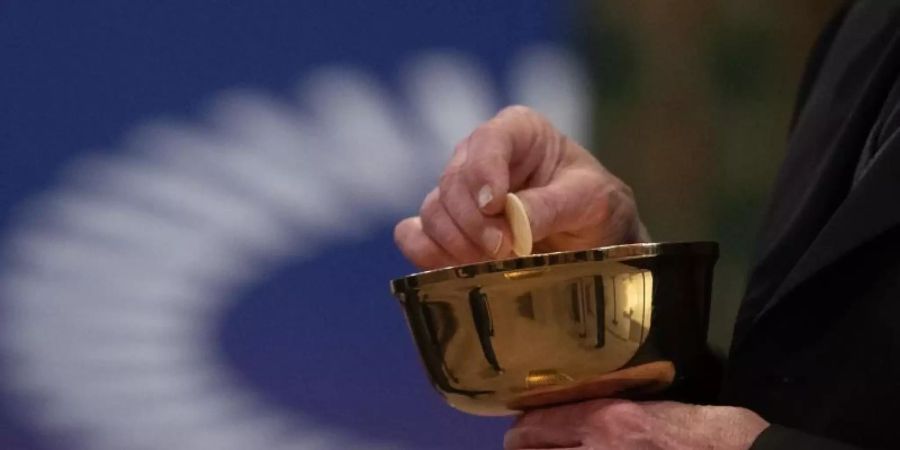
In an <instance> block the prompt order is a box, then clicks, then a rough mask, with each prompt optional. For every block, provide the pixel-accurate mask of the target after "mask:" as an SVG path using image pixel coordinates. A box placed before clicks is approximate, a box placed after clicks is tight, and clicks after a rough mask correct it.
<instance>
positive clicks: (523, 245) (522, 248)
mask: <svg viewBox="0 0 900 450" xmlns="http://www.w3.org/2000/svg"><path fill="white" fill-rule="evenodd" d="M505 212H506V221H507V222H509V228H510V230H512V241H513V246H512V247H513V253H515V254H516V256H528V255H530V254H531V246H532V234H531V222H529V221H528V213H527V212H526V211H525V205H524V204H523V203H522V200H519V197H517V196H516V194H513V193H511V192H510V193H508V194H506V211H505Z"/></svg>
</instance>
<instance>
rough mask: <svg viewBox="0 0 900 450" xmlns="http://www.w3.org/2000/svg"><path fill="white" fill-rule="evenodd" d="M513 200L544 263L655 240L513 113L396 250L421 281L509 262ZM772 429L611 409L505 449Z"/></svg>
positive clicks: (443, 187)
mask: <svg viewBox="0 0 900 450" xmlns="http://www.w3.org/2000/svg"><path fill="white" fill-rule="evenodd" d="M507 192H515V193H516V194H517V195H518V196H519V198H520V199H521V200H522V203H523V204H524V205H525V209H526V211H527V212H528V216H529V220H530V222H531V228H532V233H533V235H534V241H535V245H534V248H535V251H537V252H551V251H565V250H577V249H585V248H591V247H598V246H603V245H613V244H626V243H633V242H645V241H648V240H649V236H648V234H647V231H646V229H645V227H644V225H643V224H642V223H641V220H640V218H639V216H638V212H637V206H636V205H635V201H634V195H633V194H632V191H631V189H630V188H629V187H628V186H627V185H625V183H623V182H622V181H621V180H619V179H618V178H616V177H615V176H614V175H613V174H611V173H610V172H609V171H608V170H606V168H604V167H603V165H602V164H600V162H599V161H597V159H596V158H594V157H593V156H592V155H591V154H590V153H589V152H588V151H587V150H585V149H584V148H583V147H581V146H580V145H579V144H578V143H576V142H574V141H572V140H571V139H569V138H567V137H566V136H564V135H563V134H562V133H560V132H559V131H557V130H556V129H555V128H554V127H553V125H552V124H550V122H548V121H547V120H546V119H545V118H543V117H542V116H541V115H539V114H537V113H536V112H534V111H532V110H530V109H528V108H525V107H521V106H513V107H509V108H506V109H504V110H503V111H501V112H500V113H499V114H497V115H496V116H495V117H494V118H492V119H491V120H489V121H487V122H485V123H484V124H482V125H481V126H479V127H478V128H477V129H476V130H475V131H473V132H472V134H470V135H469V136H468V137H467V138H466V139H464V140H463V141H462V142H460V143H459V145H457V146H456V149H455V151H454V153H453V157H452V158H451V159H450V162H449V164H448V165H447V167H446V169H445V170H444V173H443V175H442V176H441V179H440V183H439V184H438V186H436V187H435V188H434V189H433V190H432V191H431V192H430V193H429V194H428V195H427V196H426V197H425V200H424V201H423V203H422V207H421V209H420V212H419V215H418V216H416V217H410V218H407V219H404V220H402V221H401V222H400V223H398V224H397V226H396V228H395V230H394V239H395V240H396V242H397V246H398V247H399V248H400V250H401V251H402V252H403V254H404V255H405V256H406V257H407V258H408V259H409V260H410V261H412V262H413V264H415V265H416V266H418V267H419V268H421V269H433V268H438V267H445V266H449V265H457V264H464V263H471V262H477V261H483V260H489V259H499V258H504V257H508V256H511V249H512V240H511V237H510V230H509V226H508V225H507V224H506V221H505V219H504V217H503V211H504V204H505V201H506V199H505V196H506V193H507ZM767 426H768V424H767V423H766V421H765V420H763V419H762V418H760V417H759V416H758V415H756V414H755V413H754V412H752V411H749V410H746V409H742V408H733V407H724V406H699V405H688V404H683V403H674V402H643V403H635V402H630V401H625V400H613V399H603V400H595V401H590V402H584V403H578V404H572V405H563V406H557V407H553V408H547V409H540V410H534V411H531V412H528V413H526V414H524V415H523V416H522V417H520V418H519V420H518V421H517V422H516V424H515V425H514V426H513V428H512V429H510V430H509V432H508V433H507V434H506V437H505V439H504V448H506V449H508V450H513V449H516V450H519V449H559V448H567V449H581V450H589V449H590V450H600V449H603V450H606V449H704V448H706V449H729V450H731V449H734V450H737V449H746V448H749V447H750V445H751V444H752V442H753V440H754V439H755V438H756V436H758V435H759V433H761V432H762V431H763V430H764V429H765V428H766V427H767Z"/></svg>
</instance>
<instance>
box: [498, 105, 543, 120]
mask: <svg viewBox="0 0 900 450" xmlns="http://www.w3.org/2000/svg"><path fill="white" fill-rule="evenodd" d="M497 115H498V116H501V115H503V116H519V117H526V118H534V117H535V116H538V115H539V114H538V113H537V111H535V110H534V109H532V108H530V107H528V106H525V105H509V106H507V107H505V108H503V109H501V110H500V112H499V113H497Z"/></svg>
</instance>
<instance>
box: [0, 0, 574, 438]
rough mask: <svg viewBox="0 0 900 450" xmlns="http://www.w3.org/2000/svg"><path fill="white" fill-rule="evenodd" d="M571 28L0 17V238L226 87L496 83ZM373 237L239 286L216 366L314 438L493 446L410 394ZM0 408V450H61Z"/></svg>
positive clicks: (439, 11)
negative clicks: (319, 432) (428, 61)
mask: <svg viewBox="0 0 900 450" xmlns="http://www.w3.org/2000/svg"><path fill="white" fill-rule="evenodd" d="M573 13H574V6H573V2H571V1H549V0H548V1H522V0H504V1H491V2H485V1H479V0H454V1H401V0H395V1H384V0H380V1H373V0H366V1H350V0H331V1H249V0H244V1H206V2H194V1H183V0H180V1H158V0H157V1H126V2H123V1H79V2H71V1H58V2H41V1H5V2H0V232H3V230H5V229H6V228H7V227H8V226H9V223H10V218H11V217H13V214H14V212H15V210H16V208H17V206H18V205H20V204H21V203H22V202H23V200H24V199H26V198H28V197H29V196H31V195H33V194H35V193H37V192H40V191H43V190H45V189H48V188H49V187H51V186H52V185H53V182H54V180H55V179H56V177H57V176H58V175H59V172H60V170H61V169H62V167H63V166H64V165H65V164H67V163H68V162H71V161H72V160H73V159H75V158H76V157H77V156H78V155H80V154H84V153H85V152H88V151H92V152H97V151H99V152H101V153H102V152H112V150H104V149H107V148H114V147H115V146H116V145H117V144H118V143H119V142H120V140H121V138H122V135H123V133H125V132H126V131H127V130H128V129H129V128H131V127H132V126H134V125H135V124H136V123H137V122H139V121H141V120H143V119H147V118H150V117H155V116H160V115H162V116H167V117H176V118H187V117H191V116H192V115H194V114H196V113H197V111H198V108H200V107H201V106H202V104H203V102H204V101H205V100H207V99H209V98H210V96H211V95H213V94H214V93H216V92H219V91H222V90H223V89H228V88H234V87H241V86H249V87H254V88H261V89H264V90H266V91H269V92H272V93H275V94H277V95H285V96H289V95H291V92H292V89H294V88H295V85H296V82H297V80H298V79H299V78H300V77H301V76H302V75H303V74H304V73H306V72H307V71H310V70H312V69H315V68H316V67H321V66H322V65H332V64H335V63H338V64H351V65H353V66H356V67H360V68H362V69H364V70H367V71H371V72H372V73H373V74H375V75H376V77H378V79H379V80H380V81H382V82H384V83H385V84H387V85H388V86H393V85H395V84H396V76H397V74H398V67H400V65H402V63H403V62H404V61H407V60H408V59H409V58H410V57H412V56H414V55H416V54H418V53H421V52H422V51H426V50H432V49H454V50H458V51H461V52H464V53H465V54H467V55H470V56H472V57H473V58H475V59H476V60H477V61H478V62H479V63H480V64H482V65H483V66H484V67H486V68H488V69H489V70H490V72H491V73H492V74H494V75H495V77H496V78H497V79H499V74H500V73H501V72H502V71H503V70H504V69H505V67H506V64H507V62H508V60H509V58H510V57H511V55H512V54H513V53H514V52H515V51H516V50H517V49H519V48H521V47H522V46H524V45H528V44H532V43H544V42H562V41H566V40H567V39H568V38H569V33H570V29H571V22H572V20H573V18H572V15H573ZM391 228H392V225H391V224H383V226H379V227H377V229H376V231H375V232H373V233H371V234H369V235H367V236H366V237H365V238H364V239H361V240H354V241H352V242H351V241H348V242H342V243H338V244H336V245H335V246H334V247H329V248H327V249H326V251H324V252H321V253H320V254H319V256H317V257H316V258H314V259H312V260H304V261H297V262H295V263H292V264H288V265H286V266H283V267H280V268H279V269H278V270H277V271H275V272H272V273H269V274H268V277H267V279H266V280H265V281H264V282H262V283H257V284H255V285H253V286H249V287H247V289H246V290H245V291H244V292H242V293H241V300H240V301H238V302H237V303H236V304H235V306H234V308H233V309H232V310H230V311H228V312H227V314H226V315H225V319H224V320H223V323H222V325H221V330H220V331H221V332H220V336H221V350H222V353H223V355H224V356H225V360H226V361H228V362H229V364H231V365H232V366H233V367H232V368H233V369H234V372H235V373H237V374H239V376H240V377H242V378H243V379H244V380H245V381H247V382H248V383H249V384H250V385H252V386H253V388H254V389H256V390H257V392H258V393H260V394H261V395H262V396H263V397H265V398H267V399H268V400H269V401H271V402H273V403H277V404H280V405H283V406H286V407H287V408H288V409H289V410H291V411H297V412H298V413H303V414H311V415H314V416H316V417H317V418H318V419H319V420H321V421H322V422H323V423H326V424H330V425H333V426H336V427H341V428H347V429H353V430H355V431H356V432H358V433H360V434H362V435H364V436H372V437H383V438H390V439H391V440H393V441H396V442H402V443H405V444H407V445H409V446H410V447H412V448H429V446H430V444H431V443H434V442H443V443H444V444H445V446H444V447H443V448H485V449H488V448H498V447H499V446H500V439H501V436H502V432H503V428H504V426H505V425H506V423H507V421H506V420H505V419H485V418H475V417H468V416H465V415H463V414H461V413H458V412H456V411H454V410H452V409H450V408H448V407H446V406H445V405H444V404H443V403H442V401H441V400H440V399H439V397H438V396H437V395H436V394H435V393H433V392H432V389H431V387H430V386H429V385H428V384H427V382H426V379H425V374H424V371H423V370H422V368H421V367H420V363H419V361H418V357H417V355H416V354H415V349H414V346H413V344H412V341H411V339H410V338H409V335H408V332H407V329H406V326H405V324H404V323H403V320H402V316H401V314H400V311H399V308H398V307H397V306H396V305H394V304H393V301H392V299H391V297H390V295H389V293H388V290H387V280H389V279H390V278H393V277H396V276H398V275H402V274H405V273H408V272H410V271H412V267H410V266H409V265H408V264H407V263H406V262H405V261H404V260H403V259H402V257H401V256H400V255H399V253H398V252H397V251H396V249H395V248H394V245H393V241H392V238H391ZM345 273H353V274H354V276H353V277H352V278H350V279H349V281H347V279H346V278H344V277H341V276H340V275H342V274H345ZM299 292H302V293H303V297H304V298H306V299H316V300H317V301H312V302H309V301H307V302H299V301H297V297H298V293H299ZM0 364H2V361H0ZM0 369H2V367H0ZM0 401H2V403H0V447H2V448H32V449H38V448H65V446H64V445H62V446H59V447H57V446H54V445H53V441H54V440H53V439H52V438H51V437H50V436H42V435H41V432H40V431H39V430H37V429H36V428H35V427H33V426H31V424H29V423H28V422H27V420H25V419H24V418H22V417H21V416H20V415H17V414H16V410H17V408H19V407H22V406H23V405H21V404H18V403H16V402H15V401H13V400H12V399H11V398H3V397H0ZM25 406H27V405H25ZM57 445H59V443H57Z"/></svg>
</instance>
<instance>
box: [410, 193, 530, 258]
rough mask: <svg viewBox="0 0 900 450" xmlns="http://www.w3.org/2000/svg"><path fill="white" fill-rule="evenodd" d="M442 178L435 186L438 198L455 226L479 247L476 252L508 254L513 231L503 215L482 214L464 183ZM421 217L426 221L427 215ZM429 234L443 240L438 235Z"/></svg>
mask: <svg viewBox="0 0 900 450" xmlns="http://www.w3.org/2000/svg"><path fill="white" fill-rule="evenodd" d="M445 180H446V181H445V183H442V186H441V188H440V189H439V190H438V192H439V194H438V195H437V198H438V199H439V201H440V204H441V206H443V210H444V211H446V213H447V214H448V215H449V217H450V218H451V219H452V220H453V222H454V224H455V225H456V226H457V227H458V229H459V230H460V231H461V232H462V233H463V234H464V235H465V236H466V238H468V240H469V241H470V242H472V243H474V244H475V245H476V246H478V247H479V250H480V255H479V256H487V257H488V258H491V259H496V258H499V257H502V256H505V255H508V254H509V252H510V250H511V247H512V234H511V232H510V230H509V225H508V224H507V222H506V219H505V217H503V216H488V215H485V214H484V213H483V212H482V210H481V209H479V207H478V204H477V199H475V198H473V197H472V195H471V193H470V192H469V190H468V189H466V186H465V185H463V184H462V183H454V182H452V180H449V179H445ZM504 200H505V199H504ZM427 201H428V200H427V199H426V202H427ZM434 208H436V207H434ZM422 217H423V220H424V221H425V222H426V223H427V222H428V220H429V219H430V217H429V218H426V216H425V215H424V214H423V216H422ZM427 229H428V228H427V227H426V230H427ZM431 237H432V239H435V240H436V241H438V242H442V239H441V238H440V237H439V236H435V235H431ZM445 248H446V247H445ZM448 250H449V249H448Z"/></svg>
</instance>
